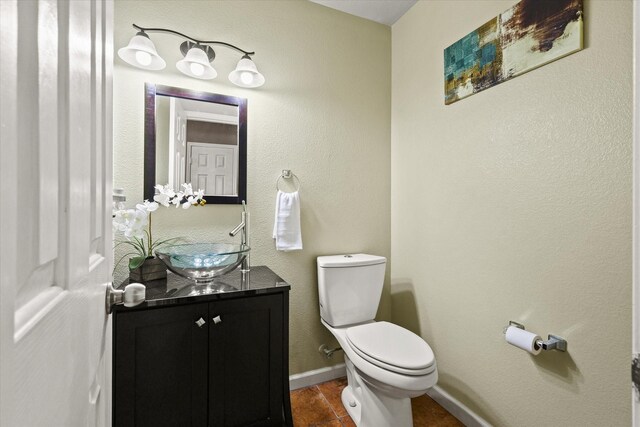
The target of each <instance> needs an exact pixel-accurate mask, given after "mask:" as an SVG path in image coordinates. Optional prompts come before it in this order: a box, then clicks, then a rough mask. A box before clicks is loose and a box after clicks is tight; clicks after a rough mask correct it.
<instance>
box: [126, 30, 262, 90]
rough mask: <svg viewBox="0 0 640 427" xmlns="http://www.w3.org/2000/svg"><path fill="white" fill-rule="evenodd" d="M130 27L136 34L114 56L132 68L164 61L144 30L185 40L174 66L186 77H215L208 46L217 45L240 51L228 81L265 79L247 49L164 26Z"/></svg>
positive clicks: (250, 84)
mask: <svg viewBox="0 0 640 427" xmlns="http://www.w3.org/2000/svg"><path fill="white" fill-rule="evenodd" d="M133 28H135V29H136V30H138V33H137V34H136V35H135V36H133V38H132V39H131V41H130V42H129V44H128V45H127V46H126V47H123V48H121V49H119V50H118V56H119V57H120V58H121V59H122V60H123V61H125V62H126V63H127V64H130V65H133V66H134V67H138V68H142V69H145V70H162V69H163V68H164V67H165V66H166V63H165V61H164V60H163V59H162V58H161V57H160V55H158V53H157V52H156V48H155V46H154V44H153V42H152V41H151V39H149V36H148V35H147V32H157V33H169V34H173V35H176V36H180V37H183V38H185V39H187V40H186V41H184V42H183V43H182V44H181V45H180V51H181V52H182V55H183V56H184V58H183V59H181V60H180V61H178V62H177V63H176V68H178V70H180V71H181V72H182V73H184V74H186V75H187V76H189V77H194V78H197V79H204V80H209V79H214V78H216V76H217V75H218V72H217V71H216V70H215V69H214V68H213V67H212V66H211V62H212V61H213V60H214V58H215V57H216V54H215V52H214V50H213V48H212V47H211V46H210V45H221V46H226V47H227V48H230V49H234V50H237V51H239V52H241V53H242V54H243V56H242V58H240V61H239V62H238V65H237V66H236V69H235V70H233V71H232V72H231V73H230V74H229V81H230V82H231V83H233V84H235V85H237V86H240V87H245V88H254V87H259V86H262V85H263V84H264V82H265V79H264V76H263V75H262V74H260V72H258V68H257V67H256V64H255V63H254V62H253V60H252V59H251V55H255V52H247V51H246V50H243V49H240V48H239V47H237V46H234V45H232V44H229V43H225V42H220V41H213V40H198V39H195V38H193V37H190V36H187V35H186V34H182V33H179V32H177V31H174V30H169V29H167V28H143V27H140V26H138V25H136V24H133Z"/></svg>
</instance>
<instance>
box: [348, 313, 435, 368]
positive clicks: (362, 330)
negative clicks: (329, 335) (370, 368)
mask: <svg viewBox="0 0 640 427" xmlns="http://www.w3.org/2000/svg"><path fill="white" fill-rule="evenodd" d="M346 338H347V342H348V343H349V346H350V347H351V349H352V350H353V351H354V352H355V353H357V354H358V356H360V357H362V358H363V359H365V360H367V361H368V362H370V363H372V364H374V365H376V366H378V367H380V368H383V369H386V370H389V371H391V372H396V373H398V374H403V375H412V376H420V375H427V374H429V373H431V372H433V371H434V370H435V369H436V367H435V356H434V354H433V351H432V350H431V347H429V344H427V343H426V342H425V341H424V340H423V339H422V338H420V337H419V336H418V335H416V334H414V333H413V332H411V331H409V330H407V329H404V328H402V327H400V326H398V325H394V324H393V323H389V322H373V323H367V324H364V325H359V326H354V327H351V328H348V329H347V331H346Z"/></svg>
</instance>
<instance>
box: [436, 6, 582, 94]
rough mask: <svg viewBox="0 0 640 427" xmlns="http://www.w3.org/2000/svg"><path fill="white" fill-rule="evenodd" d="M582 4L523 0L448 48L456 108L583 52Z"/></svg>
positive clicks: (449, 86)
mask: <svg viewBox="0 0 640 427" xmlns="http://www.w3.org/2000/svg"><path fill="white" fill-rule="evenodd" d="M582 26H583V19H582V0H522V1H520V3H518V4H516V5H515V6H513V7H512V8H511V9H509V10H507V11H505V12H504V13H502V14H501V15H499V16H497V17H495V18H493V19H492V20H490V21H489V22H487V23H486V24H484V25H483V26H481V27H480V28H478V29H477V30H475V31H473V32H471V33H469V34H467V35H466V36H464V37H463V38H462V39H460V40H458V41H457V42H455V43H454V44H452V45H451V46H449V47H448V48H446V49H445V50H444V81H445V83H444V102H445V104H451V103H453V102H456V101H458V100H460V99H462V98H465V97H467V96H469V95H473V94H474V93H478V92H480V91H482V90H484V89H487V88H490V87H491V86H495V85H497V84H498V83H502V82H504V81H506V80H509V79H511V78H513V77H516V76H519V75H520V74H523V73H526V72H527V71H530V70H533V69H534V68H537V67H540V66H541V65H544V64H547V63H549V62H551V61H555V60H556V59H559V58H562V57H563V56H566V55H569V54H572V53H574V52H577V51H579V50H581V49H582V37H583V36H582Z"/></svg>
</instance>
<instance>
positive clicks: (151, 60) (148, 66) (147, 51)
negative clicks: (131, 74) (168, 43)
mask: <svg viewBox="0 0 640 427" xmlns="http://www.w3.org/2000/svg"><path fill="white" fill-rule="evenodd" d="M118 56H119V57H120V58H121V59H122V60H123V61H124V62H126V63H127V64H129V65H133V66H134V67H138V68H142V69H144V70H162V69H163V68H164V67H166V66H167V63H166V62H164V59H162V58H161V57H160V55H158V52H157V51H156V46H155V45H154V44H153V42H152V41H151V39H150V38H149V36H148V35H147V33H145V32H144V31H139V32H138V33H137V34H136V35H135V36H133V37H132V38H131V41H130V42H129V44H128V45H127V46H125V47H123V48H120V49H118Z"/></svg>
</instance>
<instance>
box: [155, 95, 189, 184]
mask: <svg viewBox="0 0 640 427" xmlns="http://www.w3.org/2000/svg"><path fill="white" fill-rule="evenodd" d="M186 157H187V115H186V112H185V111H184V107H183V106H182V101H181V100H180V99H179V98H175V97H170V98H169V187H171V188H173V189H174V190H176V191H179V190H181V189H182V188H181V187H182V184H184V182H185V181H184V179H185V163H186ZM160 184H162V183H160Z"/></svg>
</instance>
